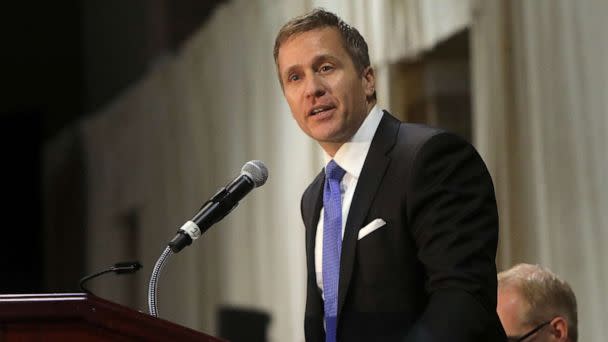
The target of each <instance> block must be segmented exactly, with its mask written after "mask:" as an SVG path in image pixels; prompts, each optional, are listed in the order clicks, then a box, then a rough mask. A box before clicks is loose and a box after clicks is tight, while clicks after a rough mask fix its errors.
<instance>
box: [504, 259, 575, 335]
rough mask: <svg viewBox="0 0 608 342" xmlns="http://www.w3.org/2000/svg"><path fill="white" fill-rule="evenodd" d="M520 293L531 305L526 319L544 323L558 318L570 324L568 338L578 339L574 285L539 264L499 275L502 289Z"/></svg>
mask: <svg viewBox="0 0 608 342" xmlns="http://www.w3.org/2000/svg"><path fill="white" fill-rule="evenodd" d="M506 287H511V288H514V289H515V290H517V293H519V294H520V295H521V297H522V298H523V299H524V301H525V302H526V303H527V304H528V305H529V308H528V310H527V312H525V313H524V316H525V317H524V320H525V321H526V322H528V323H530V324H540V323H542V322H544V321H546V320H548V319H551V318H553V317H555V316H561V317H564V318H565V319H566V321H567V322H568V336H569V337H570V339H571V340H572V341H574V342H576V341H577V339H578V327H577V326H578V317H577V311H576V297H575V296H574V292H573V291H572V288H571V287H570V285H568V283H567V282H565V281H563V280H561V279H560V278H559V277H558V276H557V275H555V274H554V273H553V272H551V271H550V270H549V269H548V268H545V267H542V266H539V265H530V264H519V265H516V266H514V267H512V268H510V269H508V270H506V271H503V272H500V273H499V274H498V288H499V289H500V288H506Z"/></svg>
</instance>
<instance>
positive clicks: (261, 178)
mask: <svg viewBox="0 0 608 342" xmlns="http://www.w3.org/2000/svg"><path fill="white" fill-rule="evenodd" d="M241 174H244V175H246V176H247V177H249V178H250V179H251V180H252V181H253V184H254V186H255V187H256V188H257V187H258V186H262V185H264V183H266V180H267V179H268V169H267V168H266V165H264V163H262V161H260V160H250V161H248V162H247V163H245V165H243V168H242V169H241Z"/></svg>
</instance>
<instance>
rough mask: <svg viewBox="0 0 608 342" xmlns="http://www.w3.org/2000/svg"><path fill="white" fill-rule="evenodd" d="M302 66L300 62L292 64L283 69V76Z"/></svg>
mask: <svg viewBox="0 0 608 342" xmlns="http://www.w3.org/2000/svg"><path fill="white" fill-rule="evenodd" d="M300 68H301V66H300V65H299V64H295V65H292V66H290V67H289V68H287V69H285V71H283V73H282V76H283V77H287V76H289V75H290V74H291V73H292V72H294V71H295V70H297V69H300Z"/></svg>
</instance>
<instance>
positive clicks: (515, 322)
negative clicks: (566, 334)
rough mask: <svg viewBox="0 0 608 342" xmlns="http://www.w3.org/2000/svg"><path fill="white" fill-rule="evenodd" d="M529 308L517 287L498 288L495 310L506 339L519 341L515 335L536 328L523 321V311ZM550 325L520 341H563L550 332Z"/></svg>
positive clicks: (521, 334) (518, 335) (519, 335)
mask: <svg viewBox="0 0 608 342" xmlns="http://www.w3.org/2000/svg"><path fill="white" fill-rule="evenodd" d="M528 309H529V306H528V303H526V301H525V300H524V299H523V298H522V297H521V296H520V295H519V293H518V292H517V289H515V288H512V287H506V288H502V287H500V288H499V289H498V302H497V306H496V311H497V313H498V317H500V322H501V323H502V326H503V328H504V329H505V332H506V333H507V336H508V337H514V338H509V339H508V341H509V342H511V341H519V339H518V338H517V337H521V336H524V335H526V334H527V333H528V332H530V331H532V330H533V329H534V328H536V326H535V325H532V324H529V323H527V322H525V320H524V319H525V315H524V314H525V313H526V311H527V310H528ZM550 332H551V326H550V325H546V326H544V327H542V328H540V329H539V330H538V331H537V332H535V333H534V334H532V335H530V336H529V337H528V338H526V339H524V340H523V341H522V342H548V341H565V339H564V340H562V339H556V337H555V336H554V335H553V334H551V333H550Z"/></svg>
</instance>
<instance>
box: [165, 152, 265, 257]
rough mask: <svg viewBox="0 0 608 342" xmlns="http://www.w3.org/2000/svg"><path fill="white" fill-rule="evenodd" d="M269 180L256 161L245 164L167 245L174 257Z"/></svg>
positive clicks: (262, 165) (260, 163)
mask: <svg viewBox="0 0 608 342" xmlns="http://www.w3.org/2000/svg"><path fill="white" fill-rule="evenodd" d="M266 179H268V169H266V166H265V165H264V163H262V162H261V161H259V160H252V161H248V162H247V163H246V164H245V165H243V168H242V169H241V174H240V175H239V176H238V177H236V178H235V179H234V180H233V181H232V182H230V184H228V185H227V186H226V187H224V188H221V189H220V190H219V191H218V192H217V193H216V194H215V195H213V196H212V197H211V198H210V199H209V200H208V201H207V202H205V204H203V207H202V208H201V210H199V212H198V213H196V215H194V217H193V218H192V220H190V221H188V222H186V223H184V225H183V226H182V227H181V228H180V229H179V230H178V231H177V234H176V235H175V237H174V238H173V239H172V240H171V241H170V242H169V247H170V248H171V250H172V251H173V253H178V252H179V251H181V250H182V249H183V248H184V247H186V246H188V245H190V244H191V243H192V240H196V239H198V238H199V237H200V236H201V235H202V234H203V233H204V232H206V231H207V229H209V228H210V227H211V226H212V225H214V224H215V223H217V222H219V221H220V220H221V219H223V218H224V217H225V216H226V215H228V214H229V213H230V212H231V211H232V210H233V209H234V208H236V206H237V205H238V204H239V201H240V200H241V199H243V197H245V195H247V194H248V193H249V192H250V191H251V190H253V188H257V187H259V186H262V185H264V183H266Z"/></svg>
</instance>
